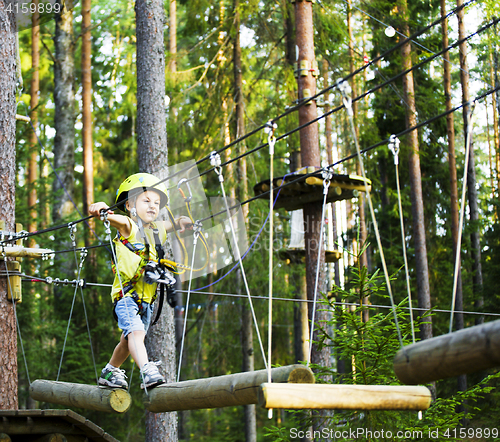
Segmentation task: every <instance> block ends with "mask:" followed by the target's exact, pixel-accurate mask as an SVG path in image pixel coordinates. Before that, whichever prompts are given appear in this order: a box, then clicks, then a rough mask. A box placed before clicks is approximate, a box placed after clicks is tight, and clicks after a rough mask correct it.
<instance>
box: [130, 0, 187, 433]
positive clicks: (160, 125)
mask: <svg viewBox="0 0 500 442" xmlns="http://www.w3.org/2000/svg"><path fill="white" fill-rule="evenodd" d="M135 14H136V35H137V157H138V160H139V170H140V171H141V172H149V173H155V174H156V175H157V176H158V178H161V179H164V178H166V173H167V166H168V156H167V128H166V113H165V45H164V41H163V27H164V22H165V17H164V10H163V2H161V1H159V0H153V1H145V0H137V1H136V3H135ZM146 348H147V351H148V355H149V359H150V360H161V361H163V369H162V372H163V373H164V374H165V379H166V381H167V382H173V381H174V380H175V375H176V364H175V325H174V312H173V309H171V308H169V307H168V306H164V309H163V313H162V315H161V317H160V320H159V321H158V323H157V324H156V325H155V326H154V327H151V329H150V331H149V332H148V336H147V338H146ZM177 439H178V435H177V414H176V413H161V414H155V413H150V412H146V441H148V442H153V441H154V442H156V441H165V440H169V441H176V440H177Z"/></svg>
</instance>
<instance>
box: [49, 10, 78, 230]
mask: <svg viewBox="0 0 500 442" xmlns="http://www.w3.org/2000/svg"><path fill="white" fill-rule="evenodd" d="M61 5H64V3H62V2H61ZM55 18H56V20H55V21H56V31H55V37H54V45H55V63H54V104H55V117H54V126H55V129H56V136H55V138H54V167H55V169H56V171H57V175H58V176H59V179H57V178H55V179H54V182H53V185H52V191H53V192H54V195H55V199H54V201H53V205H52V219H53V221H54V222H58V221H59V220H61V219H63V218H64V217H66V216H68V215H70V214H71V213H72V211H73V204H72V202H71V196H72V195H73V189H74V169H75V89H74V84H75V59H74V53H73V50H74V44H73V13H72V11H71V10H69V11H68V10H67V9H66V7H65V6H64V7H63V8H62V10H61V12H60V13H59V14H56V17H55ZM65 190H66V191H65Z"/></svg>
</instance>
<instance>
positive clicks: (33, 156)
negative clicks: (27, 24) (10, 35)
mask: <svg viewBox="0 0 500 442" xmlns="http://www.w3.org/2000/svg"><path fill="white" fill-rule="evenodd" d="M33 4H34V5H38V0H34V1H33ZM35 10H37V8H36V7H35ZM31 23H32V25H33V27H32V28H31V69H32V74H31V75H32V76H31V88H30V89H31V90H30V94H31V98H30V108H31V115H30V116H31V123H32V124H33V127H34V128H35V130H36V129H37V128H38V110H37V109H36V108H37V106H38V93H39V91H40V73H39V66H40V26H39V14H38V12H35V13H33V16H32V18H31ZM29 146H30V151H31V152H30V157H29V165H28V189H29V194H28V207H29V210H30V217H29V222H28V232H34V231H35V230H36V226H37V222H36V219H37V208H36V200H37V192H36V177H37V171H38V140H37V137H36V133H35V132H34V131H30V135H29ZM34 244H35V241H34V240H33V239H32V240H31V241H30V245H31V246H33V245H34Z"/></svg>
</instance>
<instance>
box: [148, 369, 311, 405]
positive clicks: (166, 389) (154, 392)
mask: <svg viewBox="0 0 500 442" xmlns="http://www.w3.org/2000/svg"><path fill="white" fill-rule="evenodd" d="M271 374H272V379H273V382H286V383H307V384H308V385H311V384H312V383H314V374H313V372H312V371H311V369H310V368H308V367H305V366H304V365H287V366H285V367H278V368H273V369H272V370H271ZM266 381H267V371H266V370H258V371H249V372H244V373H237V374H230V375H225V376H217V377H213V378H206V379H195V380H192V381H183V382H176V383H172V384H163V385H159V386H158V387H156V388H153V389H151V390H149V391H148V396H146V395H145V396H144V405H145V406H146V408H147V409H148V410H149V411H152V412H156V413H158V412H166V411H181V410H199V409H202V408H220V407H229V406H234V405H250V404H257V402H258V391H259V386H260V384H262V383H263V382H266Z"/></svg>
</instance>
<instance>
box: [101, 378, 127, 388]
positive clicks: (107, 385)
mask: <svg viewBox="0 0 500 442" xmlns="http://www.w3.org/2000/svg"><path fill="white" fill-rule="evenodd" d="M97 383H98V385H99V386H100V387H110V388H123V389H124V390H126V389H127V388H128V385H116V384H113V383H111V382H109V381H107V380H105V379H104V380H101V379H99V381H98V382H97Z"/></svg>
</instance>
